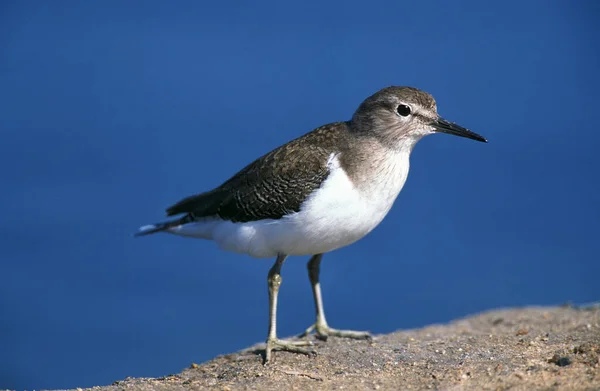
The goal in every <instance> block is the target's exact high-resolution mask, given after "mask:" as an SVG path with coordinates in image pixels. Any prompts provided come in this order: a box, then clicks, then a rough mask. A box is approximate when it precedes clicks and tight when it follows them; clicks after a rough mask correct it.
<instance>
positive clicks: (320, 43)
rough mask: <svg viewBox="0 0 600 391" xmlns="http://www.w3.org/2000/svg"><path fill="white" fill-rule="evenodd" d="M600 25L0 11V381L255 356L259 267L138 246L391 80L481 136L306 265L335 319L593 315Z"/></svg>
mask: <svg viewBox="0 0 600 391" xmlns="http://www.w3.org/2000/svg"><path fill="white" fill-rule="evenodd" d="M599 16H600V6H599V3H598V2H593V1H587V2H586V1H579V2H568V1H537V2H536V1H530V2H522V1H504V2H499V3H498V2H495V3H492V2H480V1H462V2H457V1H454V2H440V3H432V2H401V1H392V2H387V3H380V2H368V3H367V2H359V1H344V2H342V1H340V2H336V3H330V4H325V3H321V2H314V3H305V4H304V5H300V4H297V3H295V4H294V5H293V6H292V5H284V4H282V3H281V2H270V3H260V4H251V5H250V4H243V3H241V2H239V3H238V2H206V3H202V2H176V3H172V2H152V1H145V2H127V5H123V4H120V2H91V1H86V2H84V1H55V2H42V1H39V2H27V1H18V2H17V1H13V2H10V1H3V2H2V3H1V5H0V56H1V57H0V132H1V139H0V181H1V189H2V190H1V192H0V205H1V206H2V219H1V220H0V258H1V261H0V277H1V278H2V280H1V281H2V283H1V284H0V319H1V320H0V351H1V352H2V353H1V354H0V388H1V387H11V388H18V389H23V388H29V389H31V388H48V387H49V388H58V387H77V386H80V387H82V386H92V385H102V384H110V383H111V382H113V381H114V380H118V379H123V378H125V377H126V376H153V377H156V376H161V375H165V374H169V373H175V372H178V371H180V370H181V369H182V368H184V367H186V366H188V365H189V364H190V363H191V362H202V361H205V360H208V359H210V358H212V357H213V356H215V355H217V354H221V353H227V352H232V351H236V350H239V349H241V348H244V347H246V346H249V345H251V344H253V343H255V342H258V341H262V340H264V339H265V337H266V332H267V287H266V276H267V271H268V269H269V268H270V267H271V264H272V260H255V259H252V258H250V257H247V256H244V255H236V254H232V253H226V252H222V251H220V250H218V249H217V247H216V245H215V244H214V243H211V242H204V241H200V240H189V239H182V238H178V237H173V236H169V235H155V236H152V237H147V238H143V239H133V238H132V233H133V232H135V230H136V229H137V227H138V226H140V225H143V224H146V223H152V222H156V221H160V220H161V219H162V218H163V216H164V215H163V213H164V212H163V211H164V208H165V207H167V206H169V205H171V204H172V203H174V202H176V201H178V200H179V199H180V198H182V197H184V196H187V195H190V194H193V193H197V192H199V191H203V190H208V189H210V188H212V187H214V186H217V185H219V184H220V183H221V182H222V181H224V180H225V179H227V178H228V177H229V176H231V175H232V174H234V173H235V172H236V171H237V170H239V169H240V168H242V167H243V166H244V165H246V164H247V163H249V162H250V161H251V160H253V159H254V158H256V157H258V156H259V155H261V154H263V153H265V152H268V151H269V150H271V149H272V148H274V147H276V146H278V145H280V144H282V143H284V142H286V141H288V140H290V139H292V138H295V137H297V136H299V135H301V134H303V133H305V132H307V131H309V130H311V129H313V128H315V127H317V126H319V125H322V124H325V123H328V122H333V121H338V120H346V119H349V118H350V117H351V115H352V113H353V111H354V110H355V109H356V107H357V106H358V104H359V103H360V102H361V101H362V100H363V99H364V98H366V97H367V96H369V95H371V94H372V93H374V92H375V91H377V90H378V89H380V88H382V87H385V86H388V85H412V86H416V87H418V88H421V89H423V90H426V91H428V92H430V93H432V94H433V95H434V96H435V98H436V99H437V102H438V109H439V111H440V113H441V114H442V115H443V116H444V117H446V118H447V119H449V120H451V121H455V122H457V123H459V124H461V125H463V126H466V127H469V128H470V129H472V130H474V131H476V132H478V133H481V134H482V135H484V136H485V137H487V138H488V139H489V140H490V143H489V144H487V145H485V144H481V143H477V142H474V141H471V140H467V139H462V138H458V137H451V136H448V135H435V136H431V137H427V138H426V139H424V140H423V141H421V142H420V143H419V145H417V147H416V149H415V151H414V153H413V156H412V160H411V162H412V170H411V174H410V176H409V179H408V182H407V185H406V186H405V188H404V190H403V191H402V193H401V194H400V196H399V198H398V200H397V203H396V205H395V206H394V208H393V209H392V211H391V212H390V214H389V215H388V217H387V218H386V219H385V220H384V221H383V223H382V224H381V225H380V226H379V227H378V228H377V229H376V230H374V231H373V232H372V233H371V234H370V235H368V236H367V237H366V238H365V239H363V240H361V241H359V242H358V243H356V244H354V245H352V246H350V247H347V248H344V249H341V250H338V251H335V252H333V253H331V254H328V255H327V256H325V258H324V261H323V267H322V283H323V289H324V295H325V307H326V309H327V315H328V320H329V322H330V324H331V325H332V326H333V327H342V328H354V329H369V330H371V331H373V332H375V333H387V332H391V331H394V330H396V329H400V328H413V327H421V326H423V325H426V324H429V323H432V322H448V321H450V320H452V319H454V318H456V317H460V316H464V315H467V314H472V313H475V312H478V311H483V310H488V309H493V308H497V307H512V306H525V305H555V304H561V303H563V302H565V301H573V302H575V303H585V302H590V301H595V300H598V299H599V298H600V287H599V284H598V280H599V276H600V263H599V258H600V240H599V235H600V202H598V201H599V200H600V199H599V188H598V185H599V181H600V173H599V169H600V159H599V158H598V153H597V151H598V148H599V147H600V128H599V127H598V123H599V122H598V110H600V109H599V107H600V100H599V98H598V91H599V89H600V78H599V73H598V70H599V69H600V59H599V52H598V46H597V44H598V42H599V38H600V34H599V25H598V20H599ZM305 261H306V259H301V258H290V260H289V261H288V262H287V263H286V265H285V267H284V269H283V278H284V280H283V281H284V282H283V285H282V290H281V296H280V312H279V333H280V335H281V336H287V335H292V334H296V333H298V332H300V331H302V330H304V328H305V327H307V326H308V325H309V324H310V323H312V322H313V320H314V309H313V302H312V296H311V293H310V287H309V283H308V278H307V276H306V271H305Z"/></svg>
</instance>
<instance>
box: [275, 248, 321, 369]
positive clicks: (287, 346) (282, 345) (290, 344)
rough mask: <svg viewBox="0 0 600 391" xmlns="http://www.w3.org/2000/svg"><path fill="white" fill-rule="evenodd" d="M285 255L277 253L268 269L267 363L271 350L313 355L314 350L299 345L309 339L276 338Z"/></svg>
mask: <svg viewBox="0 0 600 391" xmlns="http://www.w3.org/2000/svg"><path fill="white" fill-rule="evenodd" d="M286 257H287V256H286V255H278V256H277V260H275V264H274V265H273V267H272V268H271V270H269V277H268V279H267V281H268V284H269V336H268V337H267V347H266V350H265V361H264V363H265V364H267V363H268V362H269V361H271V352H272V351H273V350H285V351H288V352H294V353H302V354H307V355H314V354H316V352H315V351H314V350H309V349H303V348H301V347H300V346H310V345H312V342H310V341H302V340H301V341H284V340H281V339H278V338H277V295H278V294H279V286H280V285H281V266H282V265H283V262H285V259H286Z"/></svg>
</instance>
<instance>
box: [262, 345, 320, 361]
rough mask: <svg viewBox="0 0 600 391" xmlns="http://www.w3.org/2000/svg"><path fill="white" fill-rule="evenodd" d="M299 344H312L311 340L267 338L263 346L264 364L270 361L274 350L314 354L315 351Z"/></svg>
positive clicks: (315, 353)
mask: <svg viewBox="0 0 600 391" xmlns="http://www.w3.org/2000/svg"><path fill="white" fill-rule="evenodd" d="M301 346H313V343H312V342H311V341H306V340H303V341H286V340H283V339H269V340H267V346H266V348H265V360H264V364H265V365H266V364H268V363H269V362H270V361H271V353H272V352H273V351H275V350H279V351H286V352H292V353H300V354H305V355H307V356H312V357H314V356H316V355H317V352H316V351H315V350H313V349H305V348H302V347H301Z"/></svg>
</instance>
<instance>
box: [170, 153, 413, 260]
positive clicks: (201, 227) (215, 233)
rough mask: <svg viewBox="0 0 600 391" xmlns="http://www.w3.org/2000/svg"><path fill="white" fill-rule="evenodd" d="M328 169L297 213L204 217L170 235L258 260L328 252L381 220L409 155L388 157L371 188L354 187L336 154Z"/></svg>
mask: <svg viewBox="0 0 600 391" xmlns="http://www.w3.org/2000/svg"><path fill="white" fill-rule="evenodd" d="M329 168H330V174H329V176H328V177H327V179H326V180H325V182H324V183H323V185H322V186H321V187H320V188H319V189H318V190H317V191H315V192H314V193H313V194H312V195H311V196H310V197H309V198H308V199H307V200H306V201H305V202H304V204H303V205H302V207H301V209H300V211H299V212H297V213H293V214H291V215H288V216H284V217H282V218H281V219H279V220H270V219H269V220H261V221H255V222H247V223H232V222H230V221H223V220H221V219H214V218H213V219H205V220H201V221H197V222H194V223H190V224H185V225H183V226H180V227H175V228H172V229H171V230H170V231H169V232H170V233H173V234H177V235H182V236H191V237H196V238H203V239H212V240H214V241H215V242H216V243H217V244H218V245H219V247H221V248H222V249H224V250H228V251H234V252H238V253H244V254H248V255H251V256H253V257H257V258H264V257H274V256H276V255H278V254H286V255H310V254H319V253H325V252H328V251H332V250H335V249H338V248H340V247H344V246H347V245H349V244H351V243H353V242H355V241H357V240H358V239H360V238H362V237H364V236H365V235H366V234H368V233H369V232H371V230H373V228H375V227H376V226H377V225H378V224H379V223H380V222H381V221H382V220H383V218H384V217H385V215H386V214H387V213H388V211H389V210H390V208H391V207H392V205H393V203H394V200H395V199H396V197H397V196H398V193H400V190H401V189H402V186H403V185H404V182H405V181H406V178H407V175H408V168H409V161H408V153H406V154H405V153H402V154H400V153H399V154H398V155H396V156H395V157H394V158H389V159H386V164H385V165H382V166H381V167H379V169H378V170H377V172H376V175H374V177H373V178H371V179H370V180H369V186H364V185H363V186H360V187H357V186H355V184H354V183H353V182H352V181H351V180H350V179H349V178H348V176H347V175H346V173H345V172H344V170H343V169H341V168H340V165H339V161H338V159H337V158H336V157H335V156H332V157H331V158H330V159H329Z"/></svg>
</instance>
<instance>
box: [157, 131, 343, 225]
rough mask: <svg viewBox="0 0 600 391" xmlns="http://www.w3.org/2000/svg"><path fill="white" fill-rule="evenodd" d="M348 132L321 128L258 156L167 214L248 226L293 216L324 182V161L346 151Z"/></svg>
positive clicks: (325, 166)
mask: <svg viewBox="0 0 600 391" xmlns="http://www.w3.org/2000/svg"><path fill="white" fill-rule="evenodd" d="M348 132H349V128H348V124H347V123H345V122H336V123H332V124H328V125H324V126H321V127H320V128H317V129H315V130H313V131H312V132H310V133H307V134H306V135H304V136H302V137H299V138H297V139H295V140H292V141H290V142H289V143H287V144H284V145H282V146H281V147H279V148H277V149H275V150H273V151H271V152H269V153H267V154H266V155H264V156H262V157H260V158H259V159H257V160H255V161H254V162H252V163H251V164H249V165H248V166H246V167H245V168H244V169H242V170H241V171H240V172H238V173H237V174H235V175H234V176H233V177H232V178H231V179H229V180H228V181H226V182H225V183H223V184H222V185H221V186H219V187H217V188H216V189H214V190H211V191H208V192H205V193H201V194H198V195H194V196H191V197H187V198H185V199H183V200H181V201H179V202H178V203H177V204H175V205H173V206H171V207H170V208H168V209H167V214H168V215H169V216H172V215H176V214H180V213H189V214H191V215H193V216H194V217H196V218H198V217H210V216H215V217H216V216H218V217H220V218H221V219H223V220H229V221H233V222H248V221H256V220H262V219H280V218H281V217H283V216H285V215H286V214H290V213H293V212H298V211H299V210H300V206H301V205H302V202H303V201H304V200H305V199H306V198H307V197H308V196H309V195H310V194H311V193H312V192H313V191H314V190H316V189H317V188H319V186H321V183H322V182H323V181H324V180H325V179H326V178H327V176H328V174H329V171H328V169H327V160H328V158H329V156H330V155H331V153H332V152H336V151H340V150H343V149H345V147H346V145H347V142H348V141H347V139H348V137H347V136H348Z"/></svg>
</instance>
